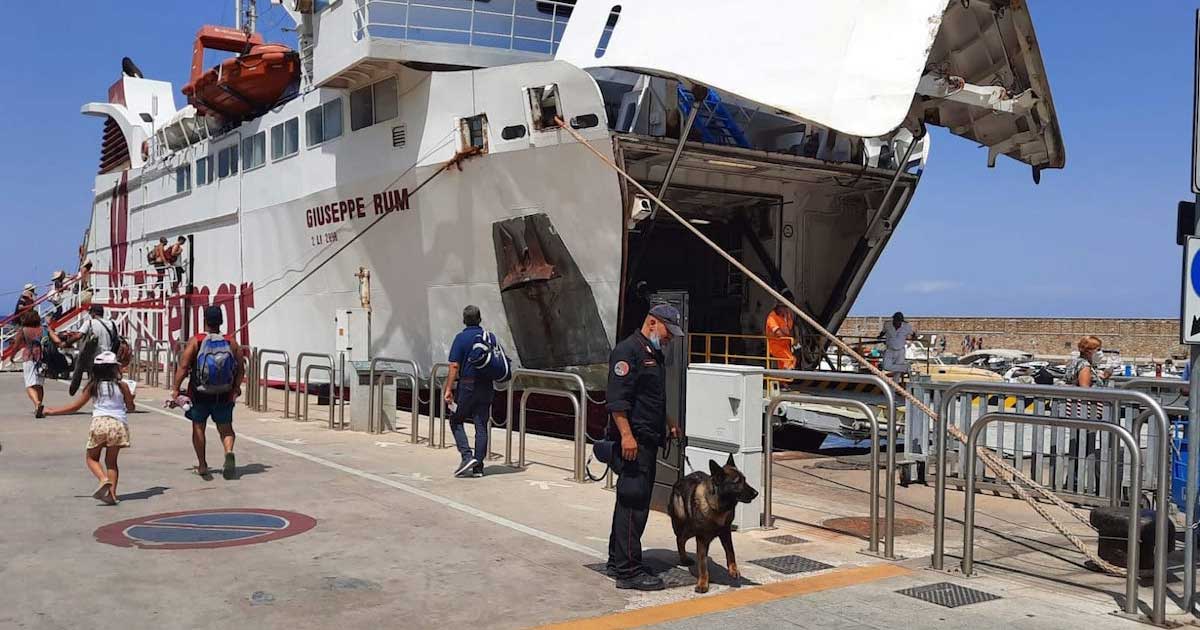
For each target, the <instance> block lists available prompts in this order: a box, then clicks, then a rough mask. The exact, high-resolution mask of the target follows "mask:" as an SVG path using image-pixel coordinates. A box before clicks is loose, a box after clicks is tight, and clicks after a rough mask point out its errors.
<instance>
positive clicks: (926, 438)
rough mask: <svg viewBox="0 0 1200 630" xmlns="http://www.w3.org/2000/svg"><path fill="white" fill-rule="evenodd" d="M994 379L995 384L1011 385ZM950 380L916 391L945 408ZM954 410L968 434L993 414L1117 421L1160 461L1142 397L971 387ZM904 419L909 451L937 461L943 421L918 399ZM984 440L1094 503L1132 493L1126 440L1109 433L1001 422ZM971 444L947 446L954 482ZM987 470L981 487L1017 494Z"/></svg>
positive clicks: (1063, 491)
mask: <svg viewBox="0 0 1200 630" xmlns="http://www.w3.org/2000/svg"><path fill="white" fill-rule="evenodd" d="M981 385H984V384H982V383H981ZM987 385H990V386H992V387H995V386H1003V385H1006V384H1003V383H989V384H987ZM950 386H951V385H950V384H948V383H931V382H916V383H913V384H912V385H911V386H910V389H911V391H912V393H913V394H915V395H916V396H917V397H918V398H919V399H920V400H921V401H922V402H924V403H925V404H926V405H928V406H929V407H930V408H931V409H937V408H938V407H939V405H941V404H942V402H943V401H942V398H943V395H944V392H945V391H946V390H947V389H948V388H949V387H950ZM1063 391H1064V392H1065V391H1068V390H1063ZM1080 391H1082V390H1080ZM1081 397H1082V394H1081ZM948 409H949V411H950V413H949V418H947V420H948V421H949V422H953V423H954V424H955V426H957V427H958V428H959V429H961V430H962V431H963V433H964V434H965V433H968V432H969V431H970V428H971V425H972V424H973V423H974V422H975V421H976V420H978V419H979V418H980V417H981V416H983V415H984V414H986V413H989V412H1000V413H1005V412H1007V413H1019V414H1024V415H1033V416H1042V417H1047V418H1048V417H1059V418H1074V419H1081V420H1092V421H1098V422H1108V423H1114V424H1118V425H1120V426H1121V427H1123V428H1124V429H1126V430H1127V431H1129V432H1130V433H1132V434H1133V435H1134V437H1135V438H1136V439H1137V440H1138V442H1139V448H1140V449H1141V458H1142V461H1150V462H1154V461H1159V459H1160V454H1159V452H1158V450H1159V440H1158V429H1157V428H1156V427H1155V425H1154V424H1153V423H1149V424H1146V423H1145V422H1144V421H1141V422H1139V421H1138V419H1139V415H1140V414H1141V413H1142V412H1143V411H1145V409H1144V408H1143V407H1142V405H1139V404H1138V403H1135V402H1128V401H1120V402H1105V403H1097V402H1087V401H1082V400H1079V399H1078V398H1072V397H1071V396H1070V395H1069V394H1067V393H1063V394H1055V395H1053V396H1047V395H1033V394H1000V395H997V394H978V393H970V394H964V395H956V396H955V400H952V401H950V404H949V406H948ZM1181 411H1182V409H1180V408H1179V407H1177V406H1170V407H1168V412H1169V413H1172V414H1173V415H1174V416H1175V417H1178V415H1179V413H1180V412H1181ZM904 424H905V432H904V442H905V452H906V454H907V455H908V456H909V458H910V459H916V460H918V461H926V462H928V461H929V460H932V456H933V454H935V453H936V448H935V441H934V438H935V437H936V436H935V428H936V427H935V424H934V423H933V422H932V421H931V419H930V418H929V416H928V415H927V414H925V413H924V412H922V411H921V410H920V409H918V408H917V407H916V406H915V405H913V404H912V403H911V402H910V403H908V404H907V405H906V407H905V422H904ZM981 445H982V446H986V447H987V448H989V449H992V450H994V451H996V452H997V453H999V454H1000V455H1001V456H1002V457H1003V458H1004V459H1005V460H1006V461H1008V462H1009V463H1010V464H1012V465H1013V466H1015V467H1016V468H1017V469H1019V470H1022V471H1024V472H1025V473H1026V474H1028V475H1029V476H1030V477H1031V478H1032V479H1033V480H1034V481H1036V482H1038V483H1039V484H1042V485H1045V486H1046V487H1048V488H1050V489H1051V490H1053V491H1054V492H1055V493H1057V494H1059V495H1060V496H1062V497H1064V498H1066V499H1067V500H1069V501H1072V502H1075V503H1079V504H1086V505H1111V504H1112V503H1113V502H1114V500H1121V499H1125V498H1127V497H1126V496H1125V495H1126V494H1127V493H1128V492H1129V490H1128V488H1129V480H1130V475H1129V465H1128V462H1126V461H1125V460H1124V458H1123V457H1122V456H1121V455H1120V448H1119V447H1120V444H1119V440H1117V439H1116V438H1114V437H1113V436H1112V435H1111V434H1109V433H1105V432H1098V431H1088V430H1085V429H1068V428H1065V427H1049V426H1030V425H1028V424H1026V423H1009V422H995V423H992V424H991V425H990V426H989V428H988V430H987V432H986V434H985V435H983V436H981ZM964 448H965V447H964V446H963V445H962V444H960V443H958V442H957V441H949V442H948V444H947V451H946V455H947V460H946V461H947V471H946V472H947V478H946V479H947V483H949V484H951V485H954V486H958V487H962V486H963V485H964V475H963V466H964V461H965V459H966V458H965V455H964V451H963V449H964ZM1168 457H1169V454H1168ZM983 472H984V471H983V470H982V469H981V468H977V473H979V474H980V477H979V482H978V483H977V487H978V488H980V489H984V490H988V491H997V492H1000V493H1003V494H1011V492H1010V489H1009V488H1008V486H1007V485H1005V484H1004V483H1003V482H1000V481H998V480H996V479H993V478H991V477H990V476H986V475H984V474H982V473H983ZM1158 477H1159V476H1158V474H1157V470H1156V469H1153V468H1152V469H1150V470H1147V471H1145V472H1144V475H1143V479H1142V487H1143V489H1146V490H1151V489H1156V488H1158V484H1159V483H1160V480H1159V478H1158ZM1163 483H1166V484H1168V485H1169V484H1170V483H1171V480H1170V479H1166V480H1164V481H1163ZM1114 492H1115V493H1116V496H1115V497H1114Z"/></svg>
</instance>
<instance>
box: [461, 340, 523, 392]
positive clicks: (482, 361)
mask: <svg viewBox="0 0 1200 630" xmlns="http://www.w3.org/2000/svg"><path fill="white" fill-rule="evenodd" d="M467 363H468V364H469V365H470V366H471V367H473V368H475V373H476V374H478V375H479V376H481V377H483V378H485V379H488V380H490V381H492V382H494V383H497V384H499V383H507V382H508V380H509V379H511V378H512V361H511V360H509V358H508V355H506V354H504V348H503V347H502V346H501V345H500V341H499V340H497V339H496V335H495V333H490V332H488V331H486V330H485V331H483V332H481V333H479V334H478V335H476V336H475V342H474V343H472V344H471V349H470V350H469V351H468V352H467Z"/></svg>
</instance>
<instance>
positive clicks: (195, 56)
mask: <svg viewBox="0 0 1200 630" xmlns="http://www.w3.org/2000/svg"><path fill="white" fill-rule="evenodd" d="M205 50H221V51H226V52H236V53H239V54H238V56H236V57H231V58H229V59H226V60H225V61H222V62H221V63H220V64H218V65H216V66H214V67H212V68H210V69H209V70H208V71H207V72H206V71H205V70H204V51H205ZM299 72H300V57H299V55H297V54H296V51H294V50H292V49H291V48H288V47H287V46H284V45H282V44H266V43H263V39H262V35H259V34H258V33H251V34H247V33H245V32H243V31H239V30H237V29H232V28H226V27H223V26H204V27H202V28H201V29H200V32H198V33H196V43H195V45H194V46H193V48H192V73H191V80H189V81H188V84H187V85H185V86H183V94H184V96H186V97H187V99H188V103H189V104H190V105H192V106H193V107H195V108H196V110H197V111H199V112H200V113H202V114H209V113H211V114H216V115H219V116H220V117H222V118H224V119H226V120H242V119H245V118H249V117H253V116H256V115H258V114H259V113H261V112H263V111H265V110H267V109H269V108H270V107H271V106H272V105H274V104H275V103H276V102H277V101H278V100H279V97H281V96H282V95H283V93H284V92H285V91H286V90H287V89H288V86H290V85H291V84H292V83H293V82H294V81H295V80H296V77H297V75H298V74H299Z"/></svg>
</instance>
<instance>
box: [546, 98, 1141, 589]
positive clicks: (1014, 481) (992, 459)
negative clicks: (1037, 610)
mask: <svg viewBox="0 0 1200 630" xmlns="http://www.w3.org/2000/svg"><path fill="white" fill-rule="evenodd" d="M555 121H556V122H557V123H558V125H559V128H561V129H563V130H564V131H566V132H567V133H568V134H570V135H571V137H573V138H574V139H575V141H576V142H578V143H579V144H581V145H583V146H584V147H586V148H587V150H588V151H590V152H591V153H592V154H593V155H595V156H596V157H597V158H598V159H599V160H600V161H601V162H603V163H604V164H605V165H607V166H608V167H609V168H611V169H612V170H613V171H615V172H616V173H617V175H618V176H620V177H621V178H622V179H624V180H625V181H627V182H628V183H629V184H630V185H631V186H633V187H634V188H636V189H637V190H638V191H639V192H641V193H642V194H643V195H645V196H646V197H647V198H648V199H650V200H652V201H653V202H654V203H655V204H656V205H657V206H658V207H660V208H662V209H663V210H664V211H665V212H667V214H669V215H670V216H671V218H673V219H675V220H676V221H677V222H679V224H680V225H682V226H683V227H684V228H685V229H686V230H688V231H689V232H691V233H692V234H693V235H695V236H696V237H697V238H699V239H700V241H701V242H703V243H704V244H705V245H707V246H708V247H709V248H710V249H712V250H713V251H714V252H716V253H717V255H719V256H721V257H722V258H724V259H725V261H726V262H728V263H729V264H730V265H732V266H733V267H734V268H735V269H737V270H738V271H740V272H742V273H743V274H744V275H745V276H746V277H747V278H749V279H750V280H751V281H753V282H754V283H755V284H757V285H758V286H759V288H761V289H762V290H764V291H766V292H767V294H768V295H770V296H771V297H773V298H775V299H776V300H778V302H779V303H781V304H784V305H786V306H787V307H788V309H789V310H791V311H792V312H793V313H795V314H796V315H797V316H798V317H800V319H801V320H803V321H804V322H805V323H806V324H808V325H809V326H811V327H812V328H813V330H815V331H817V333H819V334H820V335H821V336H822V337H825V338H826V339H828V340H829V341H830V342H831V343H833V344H834V345H835V346H837V347H838V348H839V349H840V350H841V351H842V352H844V353H845V354H846V355H847V356H849V357H850V358H852V359H853V360H854V361H855V362H857V363H858V364H859V365H862V366H863V367H865V368H866V369H867V371H868V372H870V373H871V374H873V375H875V376H877V377H879V378H881V379H883V381H884V382H885V383H887V384H888V386H890V387H891V388H892V389H893V390H895V391H896V392H897V393H898V394H900V396H902V397H903V398H904V399H905V400H907V401H908V402H909V403H911V404H912V405H913V406H914V407H916V408H917V409H919V410H921V412H922V413H924V414H926V415H928V416H929V417H930V418H931V419H933V420H937V419H938V414H937V413H936V412H935V411H934V410H933V409H931V408H930V407H929V406H928V405H926V404H925V403H924V402H922V401H921V400H920V399H918V398H917V397H916V396H914V395H913V394H912V393H911V392H909V391H908V390H907V389H906V388H904V387H901V386H900V385H899V384H898V383H896V381H895V380H893V379H892V378H891V377H890V376H888V375H887V374H886V373H885V372H883V371H882V370H880V369H879V368H877V367H875V366H874V365H872V364H871V362H870V361H868V360H867V359H866V358H865V357H863V356H862V355H861V354H859V353H858V352H857V351H855V350H854V348H851V347H850V346H849V345H848V344H846V343H845V342H843V341H842V340H841V339H840V338H838V336H837V335H835V334H833V333H832V332H830V331H829V330H827V329H826V328H825V327H824V326H822V325H821V324H820V323H818V322H817V321H816V319H814V318H813V317H812V316H811V315H809V314H808V313H806V312H805V311H804V310H803V309H801V308H800V307H798V306H796V305H795V304H794V303H793V302H792V301H791V300H789V299H787V298H785V297H784V296H783V294H782V293H780V292H779V291H776V290H775V289H774V288H773V287H772V286H770V284H768V283H767V282H766V281H765V280H763V279H762V278H760V277H759V276H758V275H757V274H755V273H754V272H753V271H751V270H750V269H749V268H747V267H746V266H745V265H743V264H742V263H741V262H739V261H738V260H737V259H735V258H734V257H733V256H731V255H730V254H729V253H728V252H726V251H725V250H723V249H721V246H720V245H717V244H716V243H715V242H713V241H712V240H711V239H709V238H708V237H707V236H705V235H704V233H703V232H701V231H700V230H699V229H698V228H696V227H695V226H694V225H692V224H691V223H690V222H688V220H687V219H685V218H684V217H683V216H682V215H680V214H679V213H678V212H676V211H675V210H674V209H673V208H671V207H670V206H668V205H667V204H666V202H664V201H663V200H662V199H659V198H658V196H657V195H655V194H654V193H652V192H650V191H649V190H647V189H646V187H645V186H643V185H642V184H641V183H640V182H638V181H637V180H636V179H634V177H633V176H631V175H630V174H629V173H627V172H625V170H624V169H622V168H621V167H620V166H618V165H617V164H616V163H615V162H613V161H612V160H611V159H609V158H608V156H606V155H604V154H603V153H601V152H600V151H599V150H597V149H596V148H595V147H594V146H592V144H591V143H590V142H588V141H587V139H586V138H584V137H583V135H582V134H580V133H579V132H578V131H576V130H574V129H572V128H571V126H570V125H568V124H567V123H566V121H564V120H563V119H562V118H561V117H555ZM898 168H903V165H900V166H899V167H898ZM946 432H947V433H948V434H949V435H950V436H951V437H953V438H954V439H955V440H958V441H959V442H960V443H962V444H966V443H967V436H966V435H965V434H964V433H963V432H962V431H961V430H960V429H959V428H958V427H955V426H953V425H951V424H950V423H948V422H947V423H946ZM975 452H976V453H977V455H978V456H979V459H980V461H982V462H983V464H984V466H986V467H987V468H988V469H990V470H991V471H992V472H993V473H994V474H995V475H996V478H998V479H1000V480H1001V481H1003V482H1004V483H1005V484H1006V485H1007V486H1008V487H1009V488H1011V489H1012V491H1013V493H1014V494H1016V495H1017V496H1018V497H1020V498H1021V499H1022V500H1024V501H1025V503H1027V504H1029V506H1030V507H1032V508H1033V510H1034V511H1035V512H1037V513H1038V514H1039V515H1040V516H1041V517H1042V518H1044V519H1045V520H1046V521H1047V522H1048V523H1050V525H1052V526H1053V527H1054V529H1055V530H1057V531H1058V532H1059V533H1060V534H1062V535H1063V537H1065V538H1066V539H1067V541H1068V542H1070V543H1071V545H1072V546H1073V547H1075V548H1076V549H1077V550H1078V551H1079V552H1080V553H1082V554H1083V555H1084V556H1086V557H1087V558H1088V559H1089V560H1091V561H1092V562H1093V563H1095V564H1096V566H1098V567H1100V568H1101V569H1103V570H1104V571H1105V572H1106V573H1110V574H1112V575H1121V576H1123V575H1125V569H1124V568H1122V567H1118V566H1116V565H1114V564H1112V563H1111V562H1108V561H1107V560H1104V559H1103V558H1101V557H1100V556H1099V555H1097V554H1096V553H1095V552H1093V551H1092V550H1091V549H1090V548H1088V546H1087V545H1086V544H1084V542H1083V540H1081V539H1080V538H1079V536H1077V535H1075V534H1074V533H1072V532H1071V531H1070V530H1068V529H1067V527H1066V525H1064V524H1063V523H1062V522H1061V521H1059V520H1058V519H1057V518H1055V517H1054V515H1052V514H1050V512H1049V511H1047V510H1046V507H1045V506H1044V505H1042V504H1040V503H1039V502H1038V501H1037V500H1035V499H1034V498H1033V496H1032V495H1031V494H1030V492H1029V490H1032V491H1033V492H1034V493H1036V494H1037V495H1039V496H1040V497H1042V498H1043V499H1045V500H1047V501H1049V502H1051V503H1053V504H1054V505H1056V506H1058V507H1059V508H1060V509H1062V510H1063V511H1064V512H1066V513H1067V514H1069V515H1070V516H1072V517H1074V518H1075V519H1076V520H1078V521H1079V522H1081V523H1083V524H1085V525H1087V526H1088V527H1091V523H1089V522H1088V519H1087V517H1086V516H1085V515H1084V514H1082V513H1081V512H1080V511H1079V510H1077V509H1075V508H1074V507H1073V506H1071V505H1070V504H1068V503H1067V502H1066V501H1064V500H1063V499H1062V498H1060V497H1059V496H1058V495H1056V494H1054V493H1053V492H1051V491H1050V490H1049V489H1047V488H1046V487H1045V486H1042V485H1041V484H1039V483H1037V482H1036V481H1034V480H1033V479H1031V478H1030V477H1029V476H1028V475H1026V474H1025V473H1023V472H1021V471H1020V470H1018V469H1017V468H1016V467H1014V466H1012V465H1010V464H1009V463H1008V462H1005V461H1004V460H1003V459H1002V458H1001V457H1000V456H999V455H997V454H996V453H995V452H994V451H992V450H991V449H989V448H986V447H982V446H981V447H978V448H976V451H975ZM766 456H767V457H770V456H771V454H770V453H767V454H766ZM1026 487H1028V489H1029V490H1027V489H1026ZM1135 500H1136V499H1135Z"/></svg>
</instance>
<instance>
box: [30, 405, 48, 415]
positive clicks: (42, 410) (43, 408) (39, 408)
mask: <svg viewBox="0 0 1200 630" xmlns="http://www.w3.org/2000/svg"><path fill="white" fill-rule="evenodd" d="M33 417H34V418H45V417H46V405H38V406H37V409H35V410H34V411H33Z"/></svg>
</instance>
